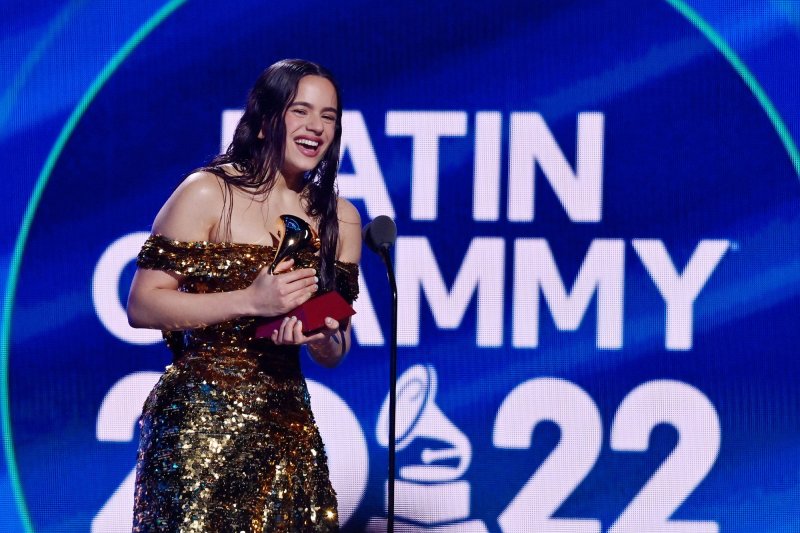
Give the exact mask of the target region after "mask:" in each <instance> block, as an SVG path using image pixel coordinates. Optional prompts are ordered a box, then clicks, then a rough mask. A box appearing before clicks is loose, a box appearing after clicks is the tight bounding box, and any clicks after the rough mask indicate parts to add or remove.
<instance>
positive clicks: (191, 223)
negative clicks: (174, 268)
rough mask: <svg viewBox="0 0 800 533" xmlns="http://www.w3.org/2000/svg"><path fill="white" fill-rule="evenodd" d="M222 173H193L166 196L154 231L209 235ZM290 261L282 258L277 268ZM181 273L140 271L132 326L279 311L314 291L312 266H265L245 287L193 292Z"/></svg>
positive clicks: (182, 237) (178, 325) (191, 237)
mask: <svg viewBox="0 0 800 533" xmlns="http://www.w3.org/2000/svg"><path fill="white" fill-rule="evenodd" d="M217 180H218V178H217V177H216V176H214V175H213V174H210V173H208V172H197V173H195V174H192V175H191V176H189V177H188V178H187V179H186V180H185V181H184V182H183V183H182V184H181V185H180V186H179V187H178V188H177V189H176V190H175V192H174V193H173V194H172V196H171V197H170V198H169V200H167V202H166V203H165V204H164V206H163V207H162V208H161V211H159V213H158V216H157V217H156V220H155V222H154V223H153V233H155V234H161V235H164V236H167V237H169V238H170V239H175V240H179V241H205V240H209V238H210V235H211V234H212V230H213V228H214V226H215V224H216V223H217V221H218V220H219V214H220V213H221V212H222V208H223V201H222V192H221V188H220V185H219V182H218V181H217ZM289 266H291V264H290V263H287V262H284V263H281V264H280V265H279V266H278V268H277V269H276V272H279V271H282V270H285V269H286V268H288V267H289ZM179 282H180V277H179V276H177V275H175V274H172V273H168V272H163V271H160V270H149V269H143V268H140V269H138V270H137V271H136V274H135V275H134V277H133V283H132V284H131V290H130V294H129V296H128V322H129V323H130V324H131V326H133V327H138V328H155V329H165V330H184V329H193V328H198V327H204V326H208V325H211V324H217V323H220V322H225V321H228V320H232V319H235V318H238V317H241V316H275V315H279V314H282V313H285V312H287V311H290V310H291V309H294V308H295V307H297V306H298V305H300V304H301V303H303V302H305V301H306V300H308V299H309V298H310V297H311V296H313V294H314V292H315V290H316V278H315V277H314V270H313V269H302V270H296V271H294V272H289V273H285V274H282V275H280V276H273V275H272V274H270V273H268V272H267V269H266V268H265V269H263V270H262V271H261V272H260V273H259V275H258V276H257V277H256V280H255V281H254V282H253V283H252V284H251V285H250V286H249V287H247V288H246V289H242V290H238V291H230V292H220V293H208V294H190V293H185V292H181V291H179V290H178V285H179Z"/></svg>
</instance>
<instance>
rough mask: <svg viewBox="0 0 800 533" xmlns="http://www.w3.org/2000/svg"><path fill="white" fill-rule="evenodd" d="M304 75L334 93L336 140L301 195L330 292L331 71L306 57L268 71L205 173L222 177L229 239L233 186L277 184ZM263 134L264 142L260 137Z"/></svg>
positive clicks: (333, 199) (335, 232) (335, 223)
mask: <svg viewBox="0 0 800 533" xmlns="http://www.w3.org/2000/svg"><path fill="white" fill-rule="evenodd" d="M305 76H321V77H323V78H325V79H327V80H328V81H330V82H331V83H332V84H333V87H334V90H335V91H336V126H335V131H334V136H333V141H332V142H331V145H330V146H329V147H328V151H327V152H325V155H324V156H323V158H322V159H321V160H320V162H319V164H318V165H317V166H316V168H314V169H313V170H311V171H309V172H308V173H306V176H305V185H304V187H303V190H302V192H301V193H300V194H301V197H302V199H303V203H304V205H305V209H306V213H307V214H308V215H309V216H310V217H311V218H312V219H314V220H315V221H316V223H317V227H318V228H319V237H320V244H321V246H320V271H319V278H320V287H321V288H322V289H323V290H328V289H332V288H334V285H333V282H334V262H335V258H336V247H337V244H338V241H339V219H338V217H337V212H336V206H337V201H338V197H339V194H338V190H337V188H336V173H337V171H338V168H339V146H340V144H341V139H342V99H341V96H340V94H339V86H338V84H337V83H336V80H335V79H334V78H333V75H332V74H331V73H330V72H329V71H328V70H327V69H325V68H324V67H322V66H320V65H318V64H316V63H312V62H310V61H304V60H302V59H285V60H282V61H278V62H277V63H275V64H273V65H272V66H270V67H268V68H267V69H266V70H265V71H264V72H262V73H261V76H259V77H258V79H257V80H256V82H255V84H254V85H253V88H252V89H251V90H250V94H249V95H248V97H247V106H246V107H245V110H244V115H243V116H242V118H241V120H239V124H238V125H237V126H236V131H235V132H234V134H233V141H232V142H231V144H230V146H228V149H227V150H226V151H225V153H224V154H221V155H218V156H217V157H215V158H214V159H213V160H212V161H211V162H210V163H209V165H208V166H207V167H205V168H204V169H203V170H207V171H208V172H212V173H213V174H215V175H217V176H219V177H220V178H221V179H222V180H224V182H225V184H226V187H225V189H227V190H224V191H223V194H224V197H225V198H224V199H225V204H226V205H227V210H226V209H223V214H222V215H221V218H220V228H225V229H224V232H225V235H226V236H229V235H230V217H231V214H232V210H233V203H232V201H229V200H228V197H229V196H230V192H231V191H230V187H236V188H239V189H242V190H246V191H248V192H250V193H252V194H265V195H266V194H269V192H270V191H271V190H272V188H273V187H274V186H275V180H276V178H277V176H278V173H279V172H280V169H281V168H282V167H283V162H284V153H285V148H286V146H285V145H286V123H285V121H284V115H285V114H286V110H287V108H288V107H289V105H290V104H291V103H292V101H293V100H294V98H295V96H296V94H297V85H298V84H299V83H300V80H301V79H302V78H303V77H305ZM261 132H263V138H259V133H261ZM222 165H231V166H232V167H233V168H234V169H235V170H236V172H235V174H233V175H232V174H229V173H228V172H226V171H225V169H224V168H223V167H222ZM226 211H227V212H226Z"/></svg>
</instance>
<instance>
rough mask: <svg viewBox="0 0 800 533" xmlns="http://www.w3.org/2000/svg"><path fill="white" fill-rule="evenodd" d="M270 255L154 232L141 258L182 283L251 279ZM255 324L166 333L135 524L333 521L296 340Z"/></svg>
mask: <svg viewBox="0 0 800 533" xmlns="http://www.w3.org/2000/svg"><path fill="white" fill-rule="evenodd" d="M274 254H275V248H274V247H271V246H261V245H253V244H237V243H209V242H181V241H174V240H170V239H167V238H165V237H163V236H159V235H154V236H151V237H150V238H149V239H148V240H147V242H146V243H145V245H144V247H143V248H142V251H141V252H140V254H139V257H138V260H137V264H138V266H139V267H140V268H148V269H158V270H164V271H167V272H172V273H175V274H177V275H179V276H181V282H180V287H179V289H180V290H181V291H186V292H193V293H206V292H221V291H230V290H237V289H242V288H244V287H246V286H248V285H249V284H250V283H251V282H252V281H253V279H254V278H255V276H256V275H257V274H258V272H259V271H260V270H261V268H263V267H264V266H266V265H268V264H269V263H270V262H271V261H272V258H273V256H274ZM297 263H299V264H301V265H302V266H317V265H318V260H317V258H316V257H314V256H313V255H312V254H309V255H307V256H304V257H302V258H298V260H297ZM336 288H337V290H338V291H339V292H340V293H341V294H342V295H343V296H344V297H345V298H346V299H347V300H349V301H352V300H353V299H355V297H356V296H357V294H358V266H357V265H355V264H351V263H341V262H337V263H336ZM254 327H255V319H254V318H240V319H236V320H232V321H229V322H225V323H222V324H216V325H213V326H209V327H205V328H198V329H194V330H188V331H185V332H165V334H164V336H165V339H166V340H167V344H168V346H169V347H170V349H171V350H172V352H173V363H172V364H171V365H170V366H168V367H167V369H166V372H165V373H164V375H163V376H162V377H161V380H160V381H159V382H158V384H157V385H156V386H155V388H154V389H153V391H152V392H151V393H150V395H149V397H148V398H147V401H146V402H145V405H144V408H143V412H142V418H141V421H140V428H141V440H140V445H139V452H138V461H137V467H136V491H135V503H134V523H133V531H134V532H182V533H183V532H187V533H188V532H213V533H217V532H229V531H230V532H237V533H238V532H243V533H251V532H253V533H254V532H290V531H291V532H296V531H315V532H316V531H320V532H323V531H338V529H339V526H338V516H337V511H336V495H335V493H334V491H333V488H332V487H331V484H330V480H329V476H328V465H327V459H326V457H325V451H324V447H323V443H322V439H321V438H320V435H319V431H318V429H317V426H316V423H315V422H314V416H313V414H312V412H311V407H310V401H309V396H308V390H307V388H306V384H305V380H304V378H303V375H302V372H301V370H300V360H299V348H298V347H296V346H276V345H274V344H272V343H271V342H270V341H268V340H263V339H262V340H258V339H253V336H252V334H253V330H254Z"/></svg>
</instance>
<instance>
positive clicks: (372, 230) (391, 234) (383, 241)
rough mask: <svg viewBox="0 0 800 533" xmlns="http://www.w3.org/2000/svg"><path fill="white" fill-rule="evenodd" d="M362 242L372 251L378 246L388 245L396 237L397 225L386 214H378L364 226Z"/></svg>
mask: <svg viewBox="0 0 800 533" xmlns="http://www.w3.org/2000/svg"><path fill="white" fill-rule="evenodd" d="M363 237H364V242H365V243H366V244H367V247H368V248H369V249H370V250H372V251H373V252H377V251H378V250H379V249H380V248H383V247H387V248H388V247H390V246H392V245H393V244H394V241H395V239H397V226H396V225H395V223H394V220H392V219H391V218H389V217H387V216H386V215H379V216H377V217H375V219H374V220H373V221H372V222H370V223H369V224H367V225H366V226H365V227H364V232H363Z"/></svg>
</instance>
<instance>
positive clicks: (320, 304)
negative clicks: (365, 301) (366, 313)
mask: <svg viewBox="0 0 800 533" xmlns="http://www.w3.org/2000/svg"><path fill="white" fill-rule="evenodd" d="M354 314H356V311H355V309H353V307H352V306H351V305H350V304H348V303H347V301H346V300H345V299H344V298H342V295H341V294H339V293H338V292H336V291H330V292H326V293H325V294H321V295H319V296H314V297H313V298H311V299H310V300H308V301H307V302H305V303H304V304H301V305H299V306H297V307H295V308H294V309H292V310H291V311H289V312H288V313H284V314H282V315H279V316H273V317H269V318H263V319H261V320H259V321H258V322H257V323H256V332H255V337H256V338H258V339H263V338H270V337H272V333H273V332H274V331H277V330H279V329H280V327H281V323H282V322H283V319H284V318H286V317H287V316H295V317H297V319H298V320H300V321H301V322H302V323H303V334H304V335H309V334H311V333H315V332H316V331H318V330H321V329H322V328H324V327H325V318H326V317H331V318H333V319H334V320H337V321H338V322H341V321H342V320H344V319H345V318H347V317H350V316H353V315H354Z"/></svg>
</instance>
